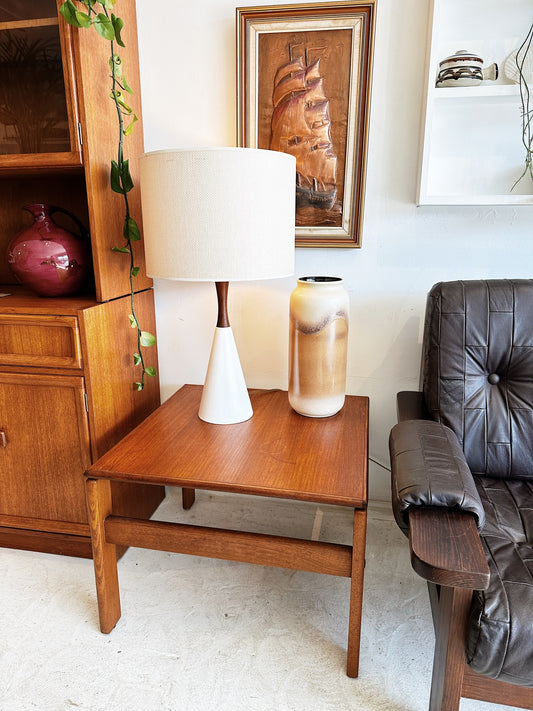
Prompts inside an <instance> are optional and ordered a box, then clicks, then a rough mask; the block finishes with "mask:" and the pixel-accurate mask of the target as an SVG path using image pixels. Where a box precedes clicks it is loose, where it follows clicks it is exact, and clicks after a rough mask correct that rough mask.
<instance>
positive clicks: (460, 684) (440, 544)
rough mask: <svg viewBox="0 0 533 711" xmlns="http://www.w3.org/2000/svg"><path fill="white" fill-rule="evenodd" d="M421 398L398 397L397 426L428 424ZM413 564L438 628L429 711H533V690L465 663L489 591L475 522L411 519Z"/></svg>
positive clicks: (445, 515)
mask: <svg viewBox="0 0 533 711" xmlns="http://www.w3.org/2000/svg"><path fill="white" fill-rule="evenodd" d="M426 415H427V413H426V412H425V411H424V404H423V399H422V393H419V392H402V393H399V394H398V420H399V421H402V420H407V419H427V417H426ZM409 547H410V553H411V563H412V566H413V569H414V570H415V572H416V573H418V575H420V576H421V577H423V578H424V579H425V580H427V582H428V589H429V598H430V602H431V610H432V614H433V625H434V628H435V654H434V659H433V677H432V682H431V696H430V703H429V711H458V709H459V704H460V701H461V698H462V697H463V698H470V699H477V700H479V701H488V702H492V703H499V704H506V705H510V706H516V707H518V708H523V709H530V711H531V710H533V689H531V688H526V687H523V686H517V685H515V684H509V683H506V682H502V681H496V680H494V679H490V678H489V677H485V676H483V675H481V674H478V673H477V672H475V671H473V670H472V669H471V668H470V667H469V665H468V663H467V661H466V653H465V647H466V630H467V623H468V613H469V610H470V604H471V600H472V592H473V590H484V589H485V588H486V587H487V586H488V582H489V568H488V564H487V560H486V557H485V553H484V550H483V547H482V544H481V539H480V537H479V533H478V530H477V526H476V522H475V519H474V517H473V516H472V515H471V514H468V513H459V512H456V511H451V510H446V509H444V508H442V509H435V508H419V509H416V510H415V509H413V510H411V511H410V513H409Z"/></svg>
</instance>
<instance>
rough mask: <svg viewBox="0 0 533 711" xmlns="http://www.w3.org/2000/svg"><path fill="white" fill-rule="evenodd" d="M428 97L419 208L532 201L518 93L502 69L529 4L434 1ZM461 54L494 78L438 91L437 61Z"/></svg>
mask: <svg viewBox="0 0 533 711" xmlns="http://www.w3.org/2000/svg"><path fill="white" fill-rule="evenodd" d="M430 8H431V10H430V21H429V35H428V51H427V59H426V75H425V100H424V113H423V122H422V135H421V144H420V160H419V176H418V194H417V203H418V205H528V204H533V182H532V180H531V178H530V177H528V176H525V177H524V178H523V179H522V180H521V181H520V182H519V183H518V185H516V186H515V187H514V188H513V185H514V184H515V182H516V180H517V179H518V177H519V176H520V175H521V173H522V170H523V168H524V159H525V151H524V148H523V145H522V125H521V105H520V91H519V87H518V85H517V84H516V83H513V82H512V80H511V79H510V78H509V77H507V76H506V75H505V71H504V64H505V61H506V59H507V58H508V57H509V55H510V54H511V52H512V51H514V50H516V49H518V47H519V46H520V45H521V43H522V41H523V39H524V37H525V36H526V34H527V31H528V29H529V27H530V24H531V19H532V18H531V6H530V3H529V2H528V1H527V0H516V2H513V7H512V9H511V8H510V7H509V5H508V4H505V3H501V2H499V3H497V2H492V1H491V2H489V3H485V2H482V0H431V2H430ZM461 49H467V50H469V51H471V52H475V53H476V54H478V55H479V56H480V57H482V58H483V60H484V66H487V65H489V64H492V63H493V62H496V63H497V64H498V66H499V77H498V79H497V80H496V81H494V82H493V81H488V80H487V81H483V83H482V84H480V85H478V86H469V87H438V88H437V87H435V81H436V77H437V74H438V70H439V62H440V61H442V60H443V59H444V58H446V57H448V56H450V55H453V54H454V53H455V52H457V51H458V50H461Z"/></svg>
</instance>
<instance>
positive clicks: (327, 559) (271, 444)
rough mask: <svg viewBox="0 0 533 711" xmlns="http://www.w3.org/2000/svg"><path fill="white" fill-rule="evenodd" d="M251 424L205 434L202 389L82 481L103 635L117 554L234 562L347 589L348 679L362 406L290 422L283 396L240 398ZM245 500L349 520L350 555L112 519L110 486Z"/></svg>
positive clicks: (176, 402)
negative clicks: (337, 509)
mask: <svg viewBox="0 0 533 711" xmlns="http://www.w3.org/2000/svg"><path fill="white" fill-rule="evenodd" d="M250 395H251V400H252V406H253V409H254V415H253V417H252V418H251V419H250V420H248V421H246V422H242V423H239V424H232V425H213V424H209V423H206V422H203V421H202V420H200V419H199V418H198V414H197V413H198V406H199V403H200V397H201V387H200V386H194V385H187V386H185V387H183V388H182V389H181V390H179V391H178V392H176V393H175V394H174V395H173V396H172V397H171V398H170V399H169V400H167V401H166V402H165V403H164V404H163V405H161V407H159V408H158V409H157V410H156V411H155V412H153V413H152V414H151V415H150V416H149V417H148V418H147V419H146V420H145V421H144V422H142V423H141V424H140V425H139V426H138V427H137V428H136V429H134V430H133V431H132V432H130V433H129V434H128V435H126V437H125V438H124V439H123V440H122V441H121V442H119V443H118V444H117V445H115V447H113V448H112V449H111V450H109V451H108V452H107V453H106V454H105V455H104V456H103V457H101V458H100V459H99V460H98V461H97V462H96V463H95V464H93V466H92V467H91V468H90V469H89V470H88V471H87V473H86V486H87V499H88V507H89V519H90V526H91V537H92V545H93V556H94V570H95V577H96V588H97V596H98V609H99V615H100V629H101V630H102V632H105V633H108V632H111V630H112V629H113V627H114V626H115V625H116V623H117V621H118V619H119V618H120V598H119V587H118V574H117V556H116V546H136V547H139V548H151V549H154V550H164V551H172V552H176V553H188V554H192V555H200V556H208V557H211V558H222V559H225V560H237V561H242V562H247V563H256V564H259V565H268V566H274V567H280V568H291V569H294V570H304V571H310V572H315V573H325V574H328V575H339V576H345V577H349V578H351V593H350V613H349V623H348V655H347V674H348V676H351V677H356V676H357V674H358V668H359V644H360V633H361V608H362V601H363V576H364V562H365V542H366V508H367V472H368V470H367V460H368V398H366V397H356V396H347V397H346V402H345V405H344V407H343V409H342V410H341V411H340V412H339V413H338V414H337V415H335V416H333V417H328V418H323V419H314V418H309V417H303V416H301V415H298V414H297V413H295V412H294V411H293V410H292V408H291V407H290V405H289V403H288V399H287V393H286V392H283V391H279V390H255V391H251V393H250ZM114 481H126V482H133V483H139V484H158V485H161V484H162V485H165V486H178V487H182V489H183V497H184V505H185V506H186V507H188V506H190V505H191V504H192V502H193V500H194V489H206V490H211V491H223V492H232V493H235V494H253V495H256V496H258V495H259V496H269V497H277V498H280V499H286V500H291V499H294V500H298V501H309V502H315V503H317V504H333V505H337V506H348V507H351V508H352V509H353V510H354V519H353V521H354V523H353V544H352V545H351V546H350V545H341V544H337V543H325V542H321V541H315V540H305V539H300V538H287V537H283V536H272V535H266V534H259V533H250V532H246V531H230V530H225V529H219V528H210V527H204V526H196V525H194V526H192V525H188V524H180V523H168V522H162V521H154V520H148V521H147V520H142V519H133V518H125V517H121V516H116V515H113V511H112V502H111V482H114Z"/></svg>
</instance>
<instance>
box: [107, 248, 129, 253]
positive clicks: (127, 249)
mask: <svg viewBox="0 0 533 711" xmlns="http://www.w3.org/2000/svg"><path fill="white" fill-rule="evenodd" d="M111 251H112V252H120V253H121V254H130V253H131V249H130V248H129V247H111Z"/></svg>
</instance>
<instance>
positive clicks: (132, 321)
mask: <svg viewBox="0 0 533 711" xmlns="http://www.w3.org/2000/svg"><path fill="white" fill-rule="evenodd" d="M128 319H129V321H130V326H131V327H132V328H137V326H138V324H137V319H136V318H135V316H134V315H133V314H129V315H128Z"/></svg>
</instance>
